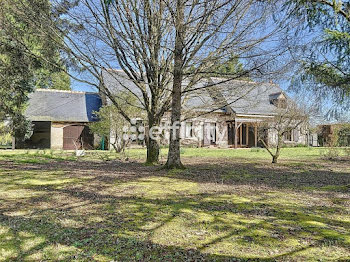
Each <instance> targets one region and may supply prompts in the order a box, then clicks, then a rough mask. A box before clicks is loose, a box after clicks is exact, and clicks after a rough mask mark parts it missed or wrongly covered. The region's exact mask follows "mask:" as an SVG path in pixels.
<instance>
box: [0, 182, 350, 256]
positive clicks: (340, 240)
mask: <svg viewBox="0 0 350 262" xmlns="http://www.w3.org/2000/svg"><path fill="white" fill-rule="evenodd" d="M43 189H44V188H43V187H37V188H36V190H43ZM44 190H48V191H50V192H55V193H56V194H64V195H68V196H73V197H74V198H78V199H80V200H81V201H83V202H84V203H87V202H86V201H88V204H85V207H87V208H89V205H91V204H102V208H101V209H100V210H90V211H91V212H92V213H91V212H90V213H85V214H86V217H83V216H82V215H83V214H84V212H77V210H74V209H73V210H72V209H71V208H69V207H68V208H66V207H65V206H64V205H63V206H60V207H59V208H56V211H59V213H62V214H66V215H65V217H64V218H65V219H70V220H74V221H78V222H81V225H80V226H79V227H76V228H74V227H64V226H62V224H60V223H57V222H55V221H57V217H52V214H51V212H54V211H55V209H51V210H50V209H42V210H40V211H38V212H34V214H35V216H34V218H28V217H22V216H9V215H6V213H7V212H9V211H10V210H1V215H0V224H1V225H2V226H5V227H9V228H11V231H12V232H14V233H13V234H14V235H15V239H20V237H18V236H16V232H19V231H21V232H29V233H32V234H35V235H36V236H42V237H43V238H44V239H45V243H40V244H38V245H37V246H35V247H33V248H31V249H30V250H26V251H22V250H21V242H18V243H16V244H15V245H16V249H17V250H18V255H17V256H16V259H18V260H21V259H24V258H26V257H28V256H30V255H32V254H34V253H35V252H37V251H39V250H43V249H44V248H45V247H48V246H51V245H56V244H57V243H59V244H60V245H64V246H69V247H75V248H78V249H79V251H76V250H73V251H71V252H68V253H67V257H66V258H65V259H67V260H70V259H74V258H79V259H84V260H88V259H94V258H95V257H96V256H98V255H101V256H104V257H105V258H108V259H122V260H123V261H124V260H128V258H129V259H130V260H135V259H136V260H143V261H145V260H146V261H155V260H158V261H160V260H164V259H169V260H171V261H184V260H186V261H200V260H205V261H235V259H242V260H243V261H244V260H249V259H258V260H259V261H263V260H266V261H268V260H272V261H273V260H275V259H277V258H281V259H283V258H285V257H286V256H290V255H292V254H294V253H298V252H300V251H305V250H306V249H308V248H315V247H322V245H324V244H325V243H328V244H329V245H334V246H337V247H343V248H346V249H347V250H349V252H350V246H349V245H350V236H349V234H348V233H344V232H349V231H350V223H349V222H344V221H338V220H333V219H328V218H322V217H321V216H316V215H312V214H307V213H308V210H307V209H305V208H303V207H298V208H294V209H293V210H292V211H290V210H288V209H290V207H288V206H283V205H266V204H265V203H227V202H225V201H214V200H210V201H208V200H207V199H208V197H215V195H216V194H199V195H195V196H188V197H181V198H179V197H176V196H175V197H167V198H165V199H148V198H145V197H137V196H129V197H125V196H115V195H100V194H96V193H95V192H93V193H91V192H87V191H84V190H83V191H79V190H74V189H58V188H55V187H50V188H45V189H44ZM75 208H76V206H75ZM105 208H106V209H105ZM184 210H187V211H184ZM188 210H190V211H191V212H192V214H191V216H194V217H191V216H189V217H187V213H186V212H188ZM117 211H121V212H117ZM100 213H101V214H103V220H101V221H99V222H89V220H88V219H87V218H89V217H92V216H94V215H98V214H100ZM203 213H204V214H206V215H207V216H210V217H211V219H210V220H209V221H207V222H205V228H206V230H207V231H210V232H212V233H214V234H213V235H214V236H212V237H211V238H210V240H209V241H202V242H198V243H196V245H195V246H194V247H189V248H185V247H186V245H185V244H186V243H187V244H188V243H189V242H188V241H186V240H185V241H184V242H182V243H181V242H180V243H179V245H172V244H171V242H175V243H176V238H182V237H184V232H182V231H181V228H180V227H182V226H183V227H185V228H186V227H187V228H186V230H189V231H190V230H193V229H197V228H200V227H201V225H203V221H200V220H198V219H197V217H196V214H203ZM227 214H229V215H232V217H230V216H229V217H228V219H225V216H227ZM61 219H62V218H61ZM179 219H180V222H179V223H180V224H176V223H175V224H173V226H176V227H175V228H173V229H171V230H170V232H169V233H170V234H176V231H177V230H179V232H178V236H176V235H174V236H173V237H172V238H170V239H169V244H167V243H163V244H160V243H156V242H154V240H157V239H155V237H157V231H159V230H165V232H166V229H167V227H168V228H169V225H170V227H171V225H172V223H173V222H174V221H175V220H179ZM186 219H189V221H188V222H190V225H188V224H187V223H186ZM235 220H236V221H235ZM249 220H256V221H253V222H251V221H249ZM276 221H279V222H276ZM150 222H155V226H152V227H151V228H148V229H145V228H144V226H146V225H148V224H149V223H150ZM310 222H311V223H310ZM238 225H239V227H237V226H238ZM164 228H165V229H164ZM259 231H264V232H263V233H264V234H262V235H260V234H258V233H257V232H259ZM141 232H146V234H145V235H144V236H143V237H138V234H139V233H141ZM223 232H224V233H223ZM128 234H129V236H127V235H128ZM215 234H217V236H216V235H215ZM305 237H308V238H309V243H307V244H303V245H299V244H298V245H295V246H294V247H287V246H284V245H281V243H283V242H284V241H287V240H288V239H303V238H305ZM232 241H235V242H237V245H236V246H241V247H242V248H244V247H246V248H247V250H248V249H249V248H248V247H249V245H250V243H251V244H254V245H256V246H258V248H259V247H260V248H262V249H266V248H276V247H281V251H280V252H278V254H275V255H270V256H267V255H266V254H265V253H264V254H261V256H260V257H259V254H258V253H257V254H253V255H249V254H246V255H242V256H236V255H228V254H227V253H230V250H226V251H225V252H223V253H226V254H225V255H213V254H210V248H211V247H217V246H218V245H220V244H227V243H230V242H232ZM274 245H276V247H274ZM208 250H209V254H208V253H206V252H207V251H208ZM233 253H235V251H234V252H233Z"/></svg>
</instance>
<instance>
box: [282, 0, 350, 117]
mask: <svg viewBox="0 0 350 262" xmlns="http://www.w3.org/2000/svg"><path fill="white" fill-rule="evenodd" d="M288 6H289V8H290V15H291V17H292V18H293V19H294V18H295V17H297V19H299V20H301V21H305V23H303V24H301V27H300V28H299V30H298V33H299V34H304V35H308V37H307V39H308V43H303V44H304V48H303V49H302V52H301V53H299V54H298V55H299V57H301V58H300V59H299V62H300V65H301V67H302V69H303V70H302V71H301V74H300V75H299V76H300V78H298V79H297V80H299V81H300V83H301V84H302V85H304V86H305V85H306V86H307V87H309V88H310V90H311V91H312V92H313V95H317V96H319V97H320V99H319V101H323V100H328V102H329V98H331V100H333V102H334V103H333V107H332V110H330V111H329V112H328V113H329V116H330V117H339V109H340V112H341V111H342V110H343V109H346V111H347V110H348V107H349V105H350V100H349V97H350V68H349V64H350V57H349V53H350V4H349V2H344V1H341V0H334V1H333V0H291V1H289V2H288Z"/></svg>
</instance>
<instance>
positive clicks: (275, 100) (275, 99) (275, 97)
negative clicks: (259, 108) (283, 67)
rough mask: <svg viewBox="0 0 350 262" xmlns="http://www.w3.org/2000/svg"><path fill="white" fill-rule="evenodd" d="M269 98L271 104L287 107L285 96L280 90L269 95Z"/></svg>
mask: <svg viewBox="0 0 350 262" xmlns="http://www.w3.org/2000/svg"><path fill="white" fill-rule="evenodd" d="M269 99H270V104H271V105H274V106H276V107H277V108H287V98H286V96H285V95H284V94H283V93H282V92H279V93H275V94H271V95H269Z"/></svg>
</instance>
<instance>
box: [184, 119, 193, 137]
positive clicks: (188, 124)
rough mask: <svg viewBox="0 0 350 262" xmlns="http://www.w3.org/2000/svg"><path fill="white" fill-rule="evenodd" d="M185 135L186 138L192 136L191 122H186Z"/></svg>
mask: <svg viewBox="0 0 350 262" xmlns="http://www.w3.org/2000/svg"><path fill="white" fill-rule="evenodd" d="M185 137H186V138H190V137H193V126H192V122H186V127H185Z"/></svg>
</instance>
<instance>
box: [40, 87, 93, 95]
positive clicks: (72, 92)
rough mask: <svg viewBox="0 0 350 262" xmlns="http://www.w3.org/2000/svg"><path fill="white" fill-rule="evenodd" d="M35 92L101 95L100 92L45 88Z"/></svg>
mask: <svg viewBox="0 0 350 262" xmlns="http://www.w3.org/2000/svg"><path fill="white" fill-rule="evenodd" d="M34 92H52V93H68V94H99V92H89V91H74V90H59V89H45V88H37V89H35V90H34Z"/></svg>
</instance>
